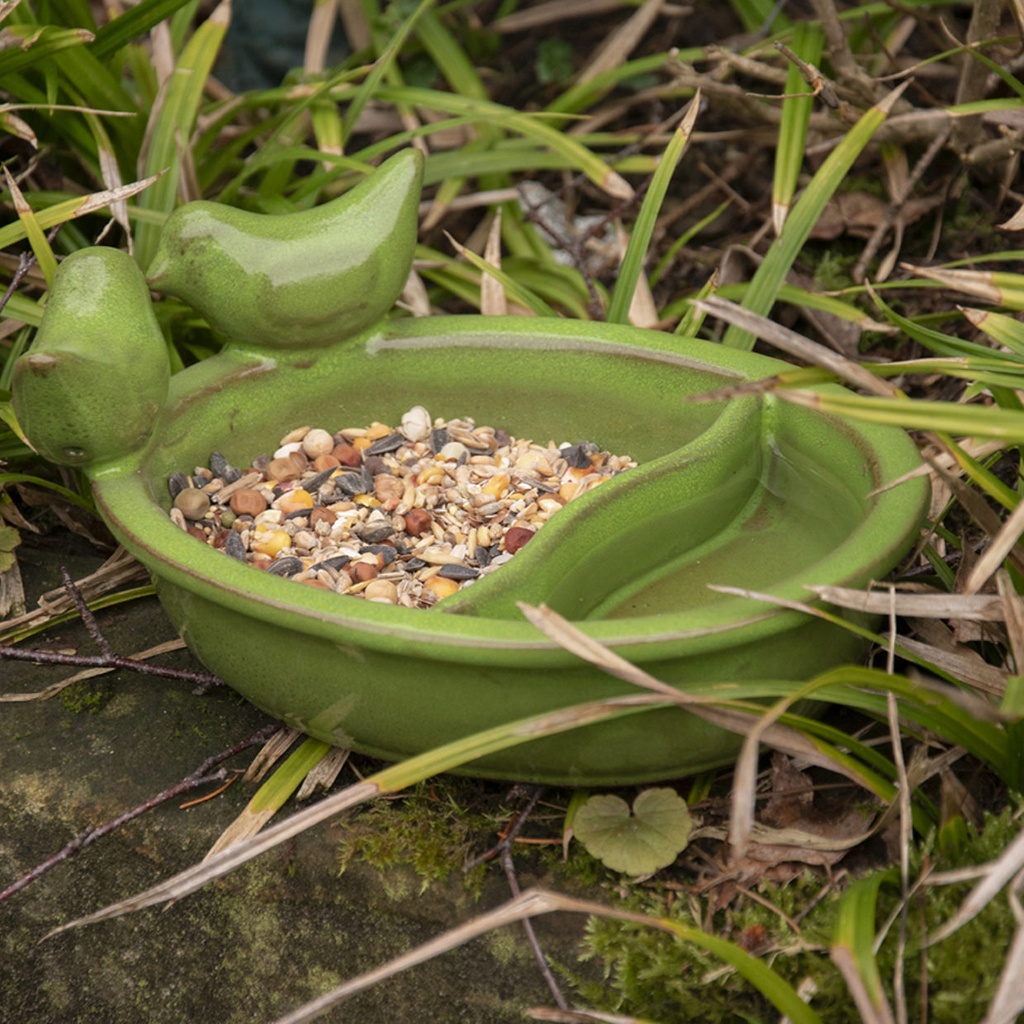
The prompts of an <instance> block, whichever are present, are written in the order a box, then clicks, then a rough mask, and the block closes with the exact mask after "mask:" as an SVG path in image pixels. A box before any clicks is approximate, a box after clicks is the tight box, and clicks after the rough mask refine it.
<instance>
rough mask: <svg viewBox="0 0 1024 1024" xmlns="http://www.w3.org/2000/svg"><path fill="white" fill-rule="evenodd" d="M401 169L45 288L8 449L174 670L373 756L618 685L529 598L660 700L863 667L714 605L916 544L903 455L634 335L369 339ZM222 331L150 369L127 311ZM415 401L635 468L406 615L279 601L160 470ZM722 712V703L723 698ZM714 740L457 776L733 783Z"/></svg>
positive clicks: (190, 232)
mask: <svg viewBox="0 0 1024 1024" xmlns="http://www.w3.org/2000/svg"><path fill="white" fill-rule="evenodd" d="M421 173H422V167H421V160H420V157H419V155H418V154H417V153H416V152H414V151H412V150H409V151H405V152H402V153H399V154H397V155H396V156H394V157H392V158H391V159H390V160H388V161H387V162H386V163H384V164H383V165H382V166H381V168H380V169H379V170H378V171H377V172H376V173H375V174H374V175H373V176H371V177H370V178H368V179H367V180H366V182H365V183H364V184H362V185H360V186H359V187H357V188H356V189H353V190H352V191H351V192H349V193H346V194H345V195H344V196H342V197H341V198H340V199H337V200H334V201H333V202H331V203H328V204H326V205H325V206H323V207H320V208H317V209H314V210H310V211H308V212H303V213H296V214H289V215H283V216H259V215H253V214H249V213H244V212H242V211H239V210H234V209H228V208H226V207H221V206H218V205H217V204H212V203H190V204H187V205H185V206H183V207H182V208H181V209H179V210H178V211H177V212H176V213H175V214H174V215H173V216H172V217H170V219H169V220H168V222H167V225H166V228H165V230H164V233H163V236H162V241H161V244H160V247H159V251H158V253H157V256H156V258H155V261H154V263H153V265H152V266H151V267H150V268H149V272H148V275H146V276H144V275H143V274H142V272H141V271H140V270H138V269H137V267H136V265H135V263H134V261H132V260H131V259H130V258H129V257H128V256H126V255H124V254H123V253H120V252H118V251H115V250H112V249H106V248H97V249H87V250H84V251H81V252H78V253H76V254H75V255H74V256H71V257H68V258H67V259H66V260H65V261H64V262H63V264H62V265H61V267H60V269H59V271H58V274H57V277H56V279H55V281H54V284H53V288H52V291H51V295H50V298H49V301H48V304H47V309H46V312H45V314H44V318H43V324H42V326H41V327H40V329H39V332H38V334H37V337H36V341H35V344H34V345H33V347H32V349H31V350H30V351H29V352H28V353H27V354H26V355H24V356H22V357H21V359H19V360H18V362H17V364H16V366H15V371H14V402H15V409H16V412H17V415H18V417H19V419H20V421H21V424H22V426H23V428H24V430H25V433H26V435H27V437H28V438H29V440H30V441H31V442H32V444H33V445H34V446H35V447H36V448H37V449H38V450H39V451H40V452H41V453H42V454H43V455H45V456H46V457H47V458H50V459H52V460H53V461H55V462H58V463H61V464H66V465H74V466H78V467H81V468H82V469H84V471H85V472H86V473H87V474H88V476H89V478H90V479H91V481H92V487H93V491H94V494H95V498H96V503H97V506H98V508H99V510H100V513H101V515H102V516H103V517H104V519H105V520H106V522H107V524H108V525H109V527H110V529H111V530H112V531H113V533H114V535H115V536H116V537H117V538H118V539H119V540H120V541H121V543H122V544H123V545H124V546H125V547H126V548H127V549H128V550H129V551H130V552H131V553H132V554H134V555H135V556H136V557H137V558H139V559H140V560H141V561H142V562H143V563H144V564H145V565H146V566H147V568H148V569H149V570H150V572H151V573H152V575H153V578H154V580H155V581H156V584H157V589H158V593H159V595H160V600H161V602H162V603H163V606H164V608H165V609H166V611H167V614H168V615H169V616H170V618H171V620H172V621H173V623H174V625H175V626H176V627H177V629H178V630H179V631H180V632H181V635H182V637H183V638H184V639H185V641H186V643H187V644H188V645H189V647H190V648H191V649H192V650H193V651H194V652H195V654H196V655H197V656H198V657H199V658H200V659H201V660H202V661H203V662H204V663H205V664H206V665H207V666H208V667H209V669H210V670H211V671H212V672H215V673H216V674H217V675H219V676H220V677H221V678H223V679H224V680H225V681H226V682H228V683H229V684H230V685H231V686H233V687H234V688H235V689H237V690H238V691H239V692H240V693H241V694H243V695H244V696H245V697H246V698H248V699H249V700H250V701H252V702H253V703H254V704H256V705H258V706H259V707H261V708H263V709H264V710H266V711H267V712H269V713H270V714H272V715H274V716H276V717H277V718H280V719H282V720H283V721H285V722H287V723H288V724H290V725H293V726H296V727H298V728H300V729H302V730H304V731H305V732H307V733H309V734H310V735H312V736H316V737H318V738H320V739H323V740H327V741H329V742H331V743H335V744H339V745H341V746H348V747H351V748H353V749H355V750H359V751H362V752H365V753H367V754H371V755H377V756H379V757H382V758H386V759H389V760H397V759H401V758H404V757H407V756H410V755H414V754H417V753H420V752H423V751H426V750H429V749H431V748H433V747H436V746H439V745H441V744H444V743H446V742H450V741H453V740H456V739H459V738H461V737H464V736H468V735H470V734H472V733H475V732H478V731H481V730H483V729H486V728H489V727H492V726H496V725H500V724H502V723H503V722H509V721H513V720H515V719H518V718H524V717H526V716H529V715H534V714H540V713H542V712H545V711H550V710H554V709H557V708H562V707H567V706H570V705H574V704H579V703H583V702H585V701H588V700H593V699H598V698H602V697H606V696H610V695H614V694H620V693H626V692H629V687H628V685H627V684H625V683H622V682H620V681H618V680H616V679H614V678H611V677H610V676H607V675H605V674H604V673H602V672H601V671H599V670H598V669H596V668H594V667H592V666H591V665H589V664H587V663H584V662H582V661H580V660H579V659H577V658H576V657H574V656H573V655H571V654H569V653H567V652H566V651H565V650H563V649H562V648H561V647H560V646H559V645H557V644H556V643H554V642H553V641H551V640H549V639H548V638H547V637H546V636H545V635H544V634H543V633H541V632H540V631H538V630H537V629H536V628H535V627H534V626H532V625H531V624H530V623H529V622H527V621H526V620H525V618H524V617H523V614H522V612H521V610H520V608H519V602H527V603H530V604H534V605H537V604H541V603H544V604H547V605H548V606H550V607H551V608H553V609H554V610H555V611H556V612H558V613H559V614H561V615H562V616H564V617H565V618H567V619H568V620H570V621H571V622H573V623H574V624H575V625H576V626H578V627H579V628H580V629H581V630H582V631H583V632H584V633H586V634H588V635H589V636H591V637H593V638H595V639H596V640H599V641H600V642H601V643H603V644H606V645H608V646H609V647H611V648H612V649H613V650H614V651H616V652H618V653H619V654H620V655H622V656H624V657H625V658H627V659H629V660H630V661H632V662H634V663H636V664H638V665H640V666H642V667H643V668H644V669H646V670H647V671H648V672H650V673H651V674H653V675H655V676H656V677H658V678H659V679H662V680H664V681H666V682H668V683H671V684H673V685H674V686H678V687H680V688H683V689H686V688H687V687H690V686H695V685H698V684H699V685H704V684H708V683H720V684H722V686H723V687H727V686H728V684H729V683H730V682H734V681H737V680H743V681H749V680H792V681H793V685H794V688H795V687H796V686H798V685H799V683H800V682H802V681H804V680H806V679H808V678H809V677H811V676H812V675H814V674H815V673H818V672H820V671H823V670H825V669H828V668H830V667H832V666H834V665H836V664H839V663H842V662H847V661H857V660H858V659H860V658H861V657H862V656H863V654H864V645H863V642H862V641H861V640H860V639H859V638H858V637H857V636H855V635H853V634H852V633H850V632H848V631H845V630H842V629H840V628H838V627H836V626H834V625H831V624H829V623H828V622H826V621H824V620H821V619H818V618H816V617H811V616H807V615H804V614H801V613H799V612H796V611H790V610H786V609H783V608H780V607H778V606H776V605H774V604H771V603H767V602H759V601H755V600H751V599H749V598H747V597H741V596H734V595H730V594H728V593H724V592H722V591H721V590H716V589H710V587H709V585H716V584H717V585H721V586H724V587H733V588H745V589H747V590H751V591H757V592H761V593H770V594H772V595H774V596H776V597H779V598H783V599H793V600H800V601H806V600H807V599H808V597H809V594H808V591H807V589H806V587H807V586H808V585H811V584H843V585H851V586H857V585H861V584H864V583H866V582H867V581H869V580H870V579H872V578H878V577H880V576H882V575H883V574H885V573H886V572H887V571H888V570H890V569H891V568H892V567H893V566H894V565H895V564H896V562H897V561H898V560H899V558H900V557H901V556H902V555H903V554H904V552H905V551H906V550H907V549H908V547H909V546H910V545H911V544H912V543H913V541H914V539H915V538H916V536H917V533H918V529H919V526H920V522H921V517H922V515H923V510H924V505H925V500H926V497H927V486H926V484H925V483H924V482H923V481H922V480H921V479H914V480H911V481H910V482H906V483H902V484H900V485H899V486H897V487H893V488H888V489H886V488H885V485H886V484H889V483H890V482H892V481H893V480H895V479H896V478H898V477H900V476H902V475H903V474H905V473H907V472H908V471H909V470H911V469H913V468H914V467H915V466H916V465H917V464H918V458H917V454H916V451H915V448H914V446H913V444H912V443H911V442H910V440H909V439H908V438H907V436H906V435H905V434H904V433H903V432H902V431H898V430H895V429H889V428H882V427H875V426H871V425H866V424H858V423H853V422H850V421H846V420H842V419H838V418H835V417H832V416H829V415H825V414H822V413H819V412H817V411H815V410H812V409H809V408H804V407H798V406H795V405H792V404H789V403H784V402H782V401H779V400H776V399H774V398H773V397H772V396H770V395H765V396H756V395H748V396H745V397H738V398H733V399H729V400H722V401H717V402H687V401H685V399H686V397H687V396H688V395H696V394H698V393H703V392H707V391H710V390H713V389H718V388H724V387H727V386H730V385H737V384H741V383H743V382H745V381H751V380H757V379H761V378H764V377H768V376H771V375H773V374H775V373H778V372H779V371H781V370H782V369H784V368H785V367H784V364H782V363H779V362H777V361H775V360H772V359H768V358H765V357H762V356H759V355H755V354H752V353H747V352H739V351H735V350H732V349H727V348H723V347H722V346H719V345H714V344H710V343H707V342H703V341H698V340H694V339H689V338H680V337H675V336H673V335H669V334H664V333H660V332H657V331H649V330H640V329H634V328H628V327H623V326H616V325H611V324H604V323H590V322H580V321H572V320H559V319H543V318H533V317H483V316H449V317H426V318H422V319H417V318H411V317H393V318H390V319H389V318H388V316H387V314H388V312H389V311H390V310H391V307H392V306H393V304H394V301H395V299H396V298H397V297H398V295H399V293H400V291H401V289H402V286H403V284H404V282H405V280H406V277H407V274H408V270H409V267H410V264H411V260H412V255H413V247H414V245H415V241H416V228H417V204H418V200H419V191H420V181H421ZM150 289H153V290H155V291H158V292H162V293H164V294H168V295H173V296H176V297H177V298H178V299H180V300H182V301H184V302H185V303H187V304H188V305H190V306H191V307H192V308H193V309H194V310H196V312H197V313H199V314H200V315H201V316H202V317H204V318H205V319H206V320H207V321H208V322H209V324H210V325H211V326H212V327H214V328H215V329H216V330H217V331H218V332H220V333H221V334H222V335H223V336H224V337H225V338H226V339H228V340H227V344H226V345H225V347H224V349H223V351H222V352H220V353H219V354H218V355H216V356H214V357H213V358H210V359H207V360H205V361H203V362H201V363H198V364H196V365H194V366H190V367H188V368H187V369H185V370H183V371H182V372H179V373H175V374H173V375H171V374H170V373H169V370H168V361H167V356H166V346H165V343H164V339H163V338H162V336H161V333H160V329H159V327H158V325H157V322H156V319H155V317H154V315H153V312H152V309H151V306H150V297H149V290H150ZM413 406H424V407H426V408H427V409H429V410H430V411H431V413H432V414H434V415H448V416H470V417H474V418H475V419H476V420H477V422H478V423H487V424H493V425H495V426H501V427H503V428H504V429H506V430H508V431H509V432H510V433H512V434H514V435H515V436H517V437H527V438H533V439H537V440H540V441H542V442H543V441H546V440H547V439H548V438H553V439H555V440H556V441H561V440H562V439H567V440H569V441H572V442H577V441H580V440H583V439H587V440H591V441H594V442H596V443H598V444H599V445H600V446H601V447H602V448H604V449H606V450H608V451H612V452H621V453H628V454H629V455H630V456H632V457H633V458H634V459H636V460H637V462H638V466H637V467H636V468H635V469H630V470H628V471H627V472H624V473H621V474H619V475H617V476H615V477H614V478H613V479H611V480H609V481H608V482H606V483H604V484H602V485H601V486H600V487H598V488H596V489H594V490H593V491H592V492H590V493H587V494H585V495H583V496H581V497H580V498H578V499H576V500H574V501H572V502H570V503H569V504H568V505H567V506H566V507H565V508H564V509H563V510H561V511H560V512H558V513H557V514H556V515H555V516H554V517H552V519H551V521H550V522H549V523H547V524H546V525H545V526H544V528H543V529H542V530H539V531H538V532H537V534H536V536H535V537H534V538H533V539H532V540H531V541H530V543H529V544H527V545H526V546H525V547H523V548H522V550H520V551H519V552H518V553H517V554H515V556H514V557H513V558H512V559H511V560H510V561H509V562H508V564H507V565H503V566H502V567H501V568H500V570H498V571H495V572H493V573H491V574H490V575H488V576H486V578H483V579H480V580H478V581H476V582H475V583H474V584H473V585H472V586H470V587H466V588H465V589H463V590H461V591H459V592H458V593H457V594H454V595H453V596H451V597H450V598H446V599H444V600H441V601H439V602H438V603H437V604H435V605H434V606H433V607H431V608H429V609H418V608H404V607H395V606H393V605H388V604H381V603H374V602H371V601H365V600H360V599H358V598H355V597H352V596H347V595H342V594H337V593H332V592H329V591H324V590H318V589H314V588H310V587H304V586H301V585H299V584H297V583H295V582H294V581H292V580H288V579H282V578H278V577H277V576H274V575H272V574H269V573H266V572H260V571H259V570H258V569H255V568H253V567H252V566H249V565H246V564H244V563H242V562H239V561H236V560H234V559H231V558H227V557H225V555H224V554H223V553H222V552H220V551H216V550H214V549H213V548H212V547H210V546H208V545H205V544H203V543H200V542H199V541H197V540H196V539H195V538H194V537H192V536H189V535H188V534H187V533H186V532H184V531H183V530H182V529H180V528H179V526H177V525H175V523H174V522H172V520H171V518H170V517H169V509H170V506H171V496H170V494H169V492H168V485H167V481H168V477H169V476H170V475H171V474H172V473H174V472H176V471H181V470H184V471H186V472H189V471H191V468H192V467H194V466H196V465H206V464H207V462H208V460H209V458H210V453H211V452H212V451H214V450H218V451H221V452H223V453H224V455H225V457H226V458H227V459H228V460H229V461H232V462H234V463H236V464H238V465H243V466H244V465H247V464H248V461H247V460H250V459H251V458H252V457H253V455H254V454H256V453H259V452H264V451H268V450H273V448H274V446H276V445H277V443H278V441H279V439H280V438H281V437H282V436H283V435H284V434H286V433H287V432H288V431H290V430H292V429H293V428H294V427H296V426H297V425H299V424H302V423H308V422H315V423H317V424H322V425H333V426H334V428H340V427H341V426H343V425H351V424H360V423H364V424H365V423H370V422H373V421H381V422H385V423H388V422H391V423H396V422H398V421H399V420H400V418H401V416H402V414H403V412H405V411H406V410H408V409H409V408H411V407H413ZM723 692H725V691H723ZM738 746H739V740H738V739H737V737H736V736H735V735H733V734H731V733H728V732H725V731H722V730H719V729H717V728H715V727H712V726H711V725H709V724H707V723H706V722H704V721H702V720H700V719H698V718H696V717H694V716H692V715H690V714H689V713H687V712H686V711H684V710H680V709H670V710H669V709H664V708H661V709H656V710H648V711H645V712H643V713H639V714H632V715H629V716H625V717H622V718H618V719H614V720H611V721H606V722H602V723H597V724H592V725H588V726H586V727H584V728H580V729H576V730H573V731H570V732H567V733H563V734H561V735H558V736H554V737H550V738H545V739H540V740H536V741H532V742H530V743H526V744H523V745H521V746H518V747H515V748H513V749H510V750H508V751H505V752H503V753H499V754H495V755H492V756H489V757H488V758H486V759H484V760H480V761H478V762H475V763H474V764H473V765H471V766H470V767H469V768H468V770H469V771H471V772H472V773H474V774H478V775H481V776H489V777H495V778H502V779H521V780H530V781H536V782H550V783H559V784H561V783H565V784H579V785H595V786H596V785H608V784H620V783H636V782H643V781H649V780H656V779H665V778H670V777H675V776H680V775H684V774H688V773H693V772H697V771H702V770H705V769H708V768H711V767H714V766H718V765H721V764H723V763H727V762H728V761H729V760H730V759H731V758H733V757H734V756H735V753H736V751H737V749H738Z"/></svg>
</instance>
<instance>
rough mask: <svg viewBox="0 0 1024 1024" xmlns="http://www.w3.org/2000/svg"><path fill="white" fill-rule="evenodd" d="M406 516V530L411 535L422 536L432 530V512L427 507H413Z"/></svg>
mask: <svg viewBox="0 0 1024 1024" xmlns="http://www.w3.org/2000/svg"><path fill="white" fill-rule="evenodd" d="M404 518H405V532H406V533H407V534H409V536H410V537H422V536H423V534H425V533H427V532H428V531H429V530H430V513H429V512H428V511H427V510H426V509H425V508H411V509H409V511H408V512H406V513H405V517H404Z"/></svg>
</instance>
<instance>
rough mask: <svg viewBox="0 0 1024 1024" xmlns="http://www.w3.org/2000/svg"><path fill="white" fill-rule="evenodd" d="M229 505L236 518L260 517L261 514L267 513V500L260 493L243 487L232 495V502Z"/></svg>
mask: <svg viewBox="0 0 1024 1024" xmlns="http://www.w3.org/2000/svg"><path fill="white" fill-rule="evenodd" d="M228 504H230V506H231V511H232V512H234V513H235V515H236V516H258V515H259V514H260V513H261V512H264V511H266V508H267V499H266V498H264V497H263V495H262V494H260V492H259V491H254V490H253V489H252V488H251V487H243V488H242V489H241V490H238V491H235V493H234V494H232V495H231V501H230V502H229V503H228Z"/></svg>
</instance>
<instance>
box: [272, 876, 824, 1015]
mask: <svg viewBox="0 0 1024 1024" xmlns="http://www.w3.org/2000/svg"><path fill="white" fill-rule="evenodd" d="M556 911H560V912H568V913H574V914H587V915H588V916H590V917H602V918H607V919H609V920H613V921H626V922H629V923H632V924H637V925H641V926H643V927H647V928H656V929H658V930H659V931H663V932H667V933H668V934H669V935H673V936H675V937H676V938H678V939H681V940H682V941H683V942H692V943H693V944H694V945H696V946H700V947H701V948H702V949H704V950H706V951H707V952H709V953H710V954H711V955H712V956H715V957H717V958H718V959H719V960H721V961H722V962H723V963H726V964H728V965H729V966H730V967H732V968H733V969H734V970H735V971H736V973H737V974H739V975H740V977H742V978H743V979H744V980H746V981H747V982H749V983H750V984H751V985H753V986H754V987H755V988H756V989H757V990H758V991H759V992H760V993H761V995H762V996H764V998H765V999H767V1000H768V1001H769V1002H770V1003H772V1005H773V1006H775V1008H776V1009H777V1010H778V1011H779V1013H781V1014H783V1015H784V1016H785V1017H786V1018H787V1019H788V1020H789V1021H791V1022H792V1024H821V1018H820V1017H819V1016H818V1014H817V1013H816V1012H815V1011H814V1010H813V1009H811V1007H810V1006H808V1005H807V1003H805V1002H804V1000H803V999H801V998H800V996H799V995H798V994H797V992H796V990H795V989H794V988H793V987H792V986H791V985H790V984H789V982H787V981H786V980H785V979H784V978H782V977H781V976H780V975H779V974H777V973H776V972H775V971H773V970H772V968H771V967H770V966H769V965H768V964H766V963H764V962H762V961H761V960H758V959H757V958H756V957H754V956H751V955H750V954H749V953H748V952H747V951H746V950H744V949H742V948H740V947H739V946H737V945H736V944H735V943H732V942H729V941H728V940H727V939H722V938H719V937H718V936H717V935H710V934H709V933H707V932H705V931H702V930H701V929H700V928H695V927H693V926H692V925H687V924H684V923H683V922H681V921H674V920H672V919H671V918H668V917H661V916H656V915H653V914H640V913H637V912H635V911H630V910H620V909H619V908H618V907H611V906H607V905H605V904H602V903H593V902H590V901H589V900H580V899H576V898H575V897H572V896H563V895H561V894H560V893H554V892H548V891H546V890H543V889H527V890H526V892H523V893H520V894H519V895H518V896H516V897H515V898H514V899H511V900H509V901H508V902H507V903H505V904H503V905H502V906H500V907H497V908H495V909H494V910H490V911H488V912H487V913H484V914H479V915H478V916H477V917H475V918H473V919H472V920H470V921H467V922H466V923H465V924H461V925H458V926H457V927H455V928H452V929H450V930H449V931H447V932H444V933H443V934H442V935H439V936H437V938H434V939H431V940H430V941H429V942H425V943H423V944H422V945H420V946H417V947H416V948H415V949H412V950H410V951H409V952H407V953H404V954H402V955H401V956H398V957H395V958H394V959H393V960H390V961H388V962H387V963H386V964H382V965H381V966H380V967H377V968H374V969H373V970H371V971H367V972H366V973H365V974H361V975H359V977H357V978H352V979H351V980H349V981H347V982H345V983H343V984H342V985H339V986H338V987H336V988H334V989H332V990H331V991H330V992H327V993H326V994H324V995H322V996H320V997H319V998H317V999H314V1000H312V1001H310V1002H308V1003H306V1004H305V1005H304V1006H302V1007H300V1008H299V1009H297V1010H294V1011H293V1012H292V1013H289V1014H286V1015H285V1016H284V1017H280V1018H278V1020H277V1021H275V1022H274V1024H308V1022H309V1021H312V1020H314V1019H316V1018H317V1017H319V1016H320V1015H321V1014H322V1013H324V1012H326V1011H327V1010H329V1009H331V1007H333V1006H337V1005H338V1004H339V1003H341V1002H343V1001H344V1000H346V999H348V998H349V997H350V996H353V995H355V994H356V993H358V992H363V991H365V990H366V989H368V988H371V987H372V986H374V985H376V984H378V983H379V982H381V981H385V980H386V979H388V978H391V977H394V976H395V975H397V974H400V973H401V972H403V971H407V970H409V969H410V968H411V967H415V966H417V965H418V964H422V963H426V962H427V961H428V960H432V959H433V958H434V957H436V956H439V955H440V954H442V953H445V952H447V951H448V950H451V949H455V948H457V947H458V946H462V945H465V943H467V942H469V941H470V940H471V939H475V938H477V937H479V936H481V935H486V934H487V933H488V932H491V931H493V930H494V929H495V928H501V927H503V926H504V925H507V924H513V923H515V922H518V921H526V920H529V919H531V918H534V917H538V916H540V915H541V914H550V913H553V912H556ZM588 1019H590V1018H589V1015H588ZM592 1019H594V1020H596V1019H597V1018H596V1017H595V1018H592ZM616 1019H619V1018H616Z"/></svg>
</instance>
